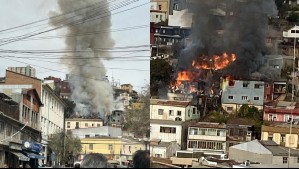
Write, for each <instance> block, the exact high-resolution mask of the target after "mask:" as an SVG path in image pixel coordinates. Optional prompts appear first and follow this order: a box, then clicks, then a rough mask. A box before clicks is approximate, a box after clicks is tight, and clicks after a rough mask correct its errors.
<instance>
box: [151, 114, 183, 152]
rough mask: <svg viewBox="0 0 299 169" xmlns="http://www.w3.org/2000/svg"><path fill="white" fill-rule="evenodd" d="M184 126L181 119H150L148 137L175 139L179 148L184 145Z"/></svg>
mask: <svg viewBox="0 0 299 169" xmlns="http://www.w3.org/2000/svg"><path fill="white" fill-rule="evenodd" d="M185 129H186V126H185V124H184V123H183V122H182V121H170V120H156V119H151V120H150V139H151V140H161V141H162V142H172V141H176V142H177V143H178V145H179V146H181V148H183V147H185V146H186V145H184V143H185V142H186V141H185V140H186V139H185V138H186V137H187V136H186V133H185Z"/></svg>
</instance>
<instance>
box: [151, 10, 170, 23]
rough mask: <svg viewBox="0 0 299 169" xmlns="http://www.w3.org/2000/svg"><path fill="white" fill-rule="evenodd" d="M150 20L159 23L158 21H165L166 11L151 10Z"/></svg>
mask: <svg viewBox="0 0 299 169" xmlns="http://www.w3.org/2000/svg"><path fill="white" fill-rule="evenodd" d="M150 15H151V16H150V17H151V18H150V21H151V22H153V23H159V22H162V21H163V22H164V21H166V13H164V12H153V11H151V13H150Z"/></svg>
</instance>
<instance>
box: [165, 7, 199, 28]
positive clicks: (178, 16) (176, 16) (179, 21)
mask: <svg viewBox="0 0 299 169" xmlns="http://www.w3.org/2000/svg"><path fill="white" fill-rule="evenodd" d="M192 17H193V14H192V13H189V12H188V10H187V9H185V10H181V11H175V10H173V15H169V20H168V25H169V26H181V27H191V26H192Z"/></svg>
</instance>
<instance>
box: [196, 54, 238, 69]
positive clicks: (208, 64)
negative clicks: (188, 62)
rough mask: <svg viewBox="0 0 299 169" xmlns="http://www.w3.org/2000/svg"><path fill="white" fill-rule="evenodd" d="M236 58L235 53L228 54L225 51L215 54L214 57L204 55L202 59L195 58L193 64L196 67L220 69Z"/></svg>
mask: <svg viewBox="0 0 299 169" xmlns="http://www.w3.org/2000/svg"><path fill="white" fill-rule="evenodd" d="M235 60H236V55H235V54H231V55H229V54H227V53H226V52H224V53H223V54H222V55H213V56H212V57H208V56H206V55H202V56H201V57H200V59H198V60H197V61H196V60H193V62H192V66H193V67H194V68H196V69H214V70H219V69H223V68H225V67H227V66H228V65H229V64H230V63H232V62H234V61H235Z"/></svg>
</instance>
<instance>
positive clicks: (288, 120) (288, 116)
mask: <svg viewBox="0 0 299 169" xmlns="http://www.w3.org/2000/svg"><path fill="white" fill-rule="evenodd" d="M284 121H285V122H290V121H292V118H291V116H290V115H284Z"/></svg>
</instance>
